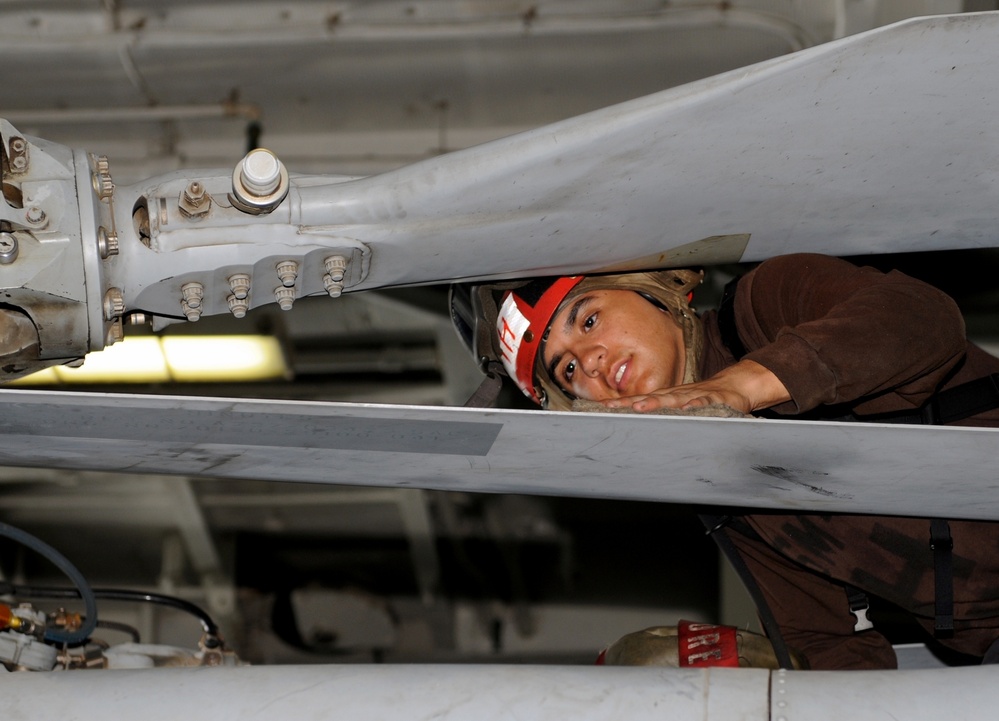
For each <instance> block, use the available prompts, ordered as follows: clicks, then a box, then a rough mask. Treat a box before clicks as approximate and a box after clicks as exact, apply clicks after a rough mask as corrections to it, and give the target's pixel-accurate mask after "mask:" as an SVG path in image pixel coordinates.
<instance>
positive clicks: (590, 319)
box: [583, 313, 597, 330]
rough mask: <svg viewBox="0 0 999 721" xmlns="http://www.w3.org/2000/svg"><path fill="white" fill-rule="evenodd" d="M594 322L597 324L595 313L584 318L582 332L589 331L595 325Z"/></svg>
mask: <svg viewBox="0 0 999 721" xmlns="http://www.w3.org/2000/svg"><path fill="white" fill-rule="evenodd" d="M596 322H597V314H596V313H591V314H590V315H588V316H586V318H585V319H583V330H589V329H590V328H592V327H593V326H594V325H596Z"/></svg>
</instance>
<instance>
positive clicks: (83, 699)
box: [0, 665, 769, 721]
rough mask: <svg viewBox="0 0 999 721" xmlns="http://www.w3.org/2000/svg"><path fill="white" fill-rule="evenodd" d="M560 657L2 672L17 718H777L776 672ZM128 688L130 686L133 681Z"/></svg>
mask: <svg viewBox="0 0 999 721" xmlns="http://www.w3.org/2000/svg"><path fill="white" fill-rule="evenodd" d="M725 671H730V670H729V669H722V670H721V672H720V673H719V672H718V670H683V671H681V670H678V669H649V668H611V667H597V666H592V667H558V666H547V667H542V666H432V665H418V666H407V665H398V666H394V665H382V666H376V665H368V666H345V665H341V666H329V665H326V666H270V667H245V668H186V669H168V668H164V669H150V670H142V671H128V670H121V671H108V672H91V673H47V674H41V673H36V674H28V673H22V674H16V675H15V674H7V675H3V674H2V673H0V693H3V697H4V711H5V716H6V717H7V718H16V719H23V720H24V721H30V720H32V719H46V720H48V719H55V718H77V717H78V716H79V711H80V709H81V708H86V709H87V714H88V715H93V716H94V717H96V718H114V719H123V720H125V721H131V719H142V720H143V721H161V720H163V721H176V719H179V718H205V717H206V716H208V715H210V716H211V718H213V719H217V720H218V721H227V720H229V719H231V720H232V721H243V720H244V719H250V718H261V717H266V718H275V719H292V718H295V719H309V718H338V719H350V720H351V721H367V720H371V721H375V720H378V721H386V720H395V719H399V720H402V719H412V720H414V721H416V720H418V719H439V720H441V721H463V720H465V719H467V720H468V721H494V720H495V721H499V720H500V719H523V720H524V721H554V720H555V719H558V720H559V721H562V720H563V719H577V720H578V721H611V720H612V719H613V720H614V721H617V720H618V719H635V721H642V720H648V721H660V720H661V719H664V718H669V719H675V720H676V721H707V720H708V719H710V720H711V721H767V719H768V714H769V711H768V704H767V690H768V689H767V687H768V682H769V672H767V671H764V670H759V669H747V670H746V671H744V672H738V673H731V672H729V673H725ZM126 690H127V692H126Z"/></svg>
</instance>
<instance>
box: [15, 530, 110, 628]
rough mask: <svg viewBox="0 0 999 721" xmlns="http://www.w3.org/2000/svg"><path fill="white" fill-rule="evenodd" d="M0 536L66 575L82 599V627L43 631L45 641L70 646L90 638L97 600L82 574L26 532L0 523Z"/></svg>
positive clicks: (63, 557) (94, 623)
mask: <svg viewBox="0 0 999 721" xmlns="http://www.w3.org/2000/svg"><path fill="white" fill-rule="evenodd" d="M0 535H2V536H6V537H7V538H10V539H12V540H14V541H17V542H18V543H20V544H22V545H24V546H27V547H28V548H30V549H32V550H33V551H36V552H37V553H39V554H41V555H42V556H44V557H45V558H47V559H48V560H49V561H50V562H52V564H53V565H55V566H56V567H57V568H58V569H59V570H60V571H62V572H63V573H64V574H66V576H67V577H68V578H69V580H71V581H72V582H73V585H74V586H76V589H75V591H76V595H77V596H78V597H80V598H82V599H83V605H84V608H85V609H86V610H85V612H84V620H83V625H82V626H81V627H80V628H79V629H77V630H76V631H59V630H48V629H47V630H46V631H45V640H46V641H52V642H54V643H65V644H70V645H72V644H77V643H82V642H84V641H86V640H87V639H88V638H90V634H92V633H93V632H94V629H95V628H96V627H97V600H96V598H95V596H94V592H93V590H92V589H91V588H90V584H89V583H87V579H86V578H84V577H83V574H82V573H80V571H79V570H77V568H76V566H74V565H73V564H72V563H70V562H69V559H67V558H66V557H65V556H63V555H62V554H61V553H59V552H58V551H57V550H55V549H54V548H52V546H50V545H48V544H47V543H45V542H44V541H42V540H41V539H39V538H36V537H35V536H32V535H31V534H30V533H27V532H26V531H22V530H21V529H19V528H14V526H11V525H8V524H6V523H3V522H0Z"/></svg>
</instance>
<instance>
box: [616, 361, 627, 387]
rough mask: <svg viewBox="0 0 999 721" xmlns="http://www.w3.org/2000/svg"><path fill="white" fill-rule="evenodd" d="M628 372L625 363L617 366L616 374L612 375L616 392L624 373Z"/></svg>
mask: <svg viewBox="0 0 999 721" xmlns="http://www.w3.org/2000/svg"><path fill="white" fill-rule="evenodd" d="M627 370H628V363H627V361H626V362H624V363H622V364H621V365H620V366H618V369H617V373H615V374H614V385H615V386H616V387H617V389H618V391H620V390H621V380H622V379H623V378H624V374H625V372H626V371H627Z"/></svg>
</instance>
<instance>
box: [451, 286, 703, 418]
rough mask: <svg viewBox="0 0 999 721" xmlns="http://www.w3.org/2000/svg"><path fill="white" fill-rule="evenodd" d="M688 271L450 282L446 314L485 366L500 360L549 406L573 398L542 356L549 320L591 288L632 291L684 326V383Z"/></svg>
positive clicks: (690, 377) (690, 376)
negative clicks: (477, 282) (470, 282)
mask: <svg viewBox="0 0 999 721" xmlns="http://www.w3.org/2000/svg"><path fill="white" fill-rule="evenodd" d="M703 275H704V274H703V273H702V272H700V271H693V270H662V271H654V272H647V273H620V274H615V275H593V276H582V275H576V276H566V277H548V278H535V279H533V280H529V281H526V282H525V281H519V282H513V283H496V284H488V285H469V284H460V285H454V286H452V287H451V320H452V322H453V323H454V325H455V329H456V330H457V331H458V334H459V335H460V336H461V337H462V339H463V340H464V341H465V344H466V346H468V347H469V348H470V349H471V351H472V354H473V355H474V356H475V358H476V360H477V361H478V363H479V366H480V368H481V369H482V370H483V371H485V370H486V368H487V366H488V365H489V364H490V363H491V362H496V361H499V362H500V363H502V366H503V368H504V369H505V371H506V373H507V375H509V376H510V378H512V379H513V380H514V382H515V383H516V384H517V387H518V388H520V390H521V391H523V392H524V394H525V395H526V396H527V397H528V398H530V399H531V400H533V401H534V402H535V403H537V404H539V405H541V406H542V407H544V408H548V409H551V410H568V409H569V408H571V407H572V401H573V398H572V397H571V396H570V395H569V394H567V393H566V391H565V390H563V389H562V388H560V387H559V386H558V384H557V383H555V381H554V380H553V379H552V378H551V377H550V375H549V373H548V370H547V369H546V368H545V367H544V364H543V363H542V362H541V360H540V359H541V350H542V348H543V347H544V344H545V341H546V340H547V331H548V326H549V324H550V323H551V320H552V318H554V317H555V316H556V315H557V314H558V312H559V310H561V309H562V308H563V307H564V306H565V305H566V304H567V303H568V302H569V301H571V300H572V299H574V298H577V297H579V296H580V295H582V294H584V293H588V292H590V291H594V290H632V291H635V292H636V293H639V294H640V295H642V296H643V297H645V298H646V299H647V300H649V301H650V302H651V303H653V304H655V305H656V306H658V307H659V308H661V309H662V310H664V311H666V312H667V313H669V314H670V316H671V317H672V318H673V321H674V322H676V324H677V325H678V326H679V327H680V328H681V329H682V330H683V341H684V346H685V348H686V364H685V371H684V379H683V382H684V383H692V382H694V381H696V380H697V365H698V359H699V358H700V355H701V346H702V340H701V324H700V320H699V319H698V318H697V316H696V315H695V314H694V312H693V310H692V309H691V307H690V305H689V303H690V297H691V291H692V290H693V288H694V287H696V286H697V285H698V284H699V283H700V282H701V280H702V278H703Z"/></svg>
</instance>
